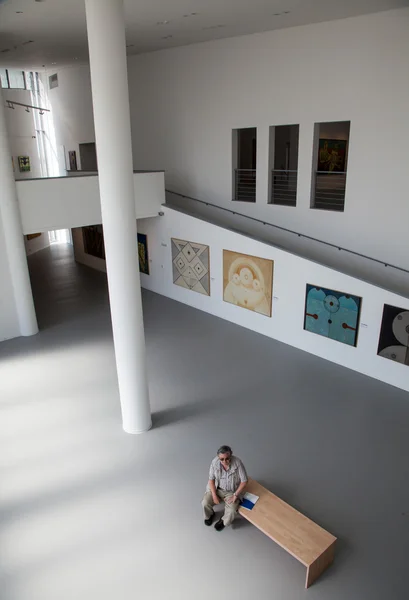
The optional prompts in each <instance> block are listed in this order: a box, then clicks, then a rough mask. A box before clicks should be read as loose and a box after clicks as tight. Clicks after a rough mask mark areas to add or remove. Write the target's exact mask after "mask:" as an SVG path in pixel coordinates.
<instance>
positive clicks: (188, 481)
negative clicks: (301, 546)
mask: <svg viewBox="0 0 409 600" xmlns="http://www.w3.org/2000/svg"><path fill="white" fill-rule="evenodd" d="M30 269H31V273H32V279H33V288H34V293H35V299H36V305H37V310H38V316H39V322H40V326H41V333H40V334H39V335H38V336H36V337H34V338H29V339H22V338H20V339H17V340H11V341H9V342H5V343H3V344H1V345H0V388H1V394H0V397H1V400H0V409H1V421H0V434H1V452H0V463H1V468H2V475H1V489H0V500H1V515H0V516H1V526H2V530H1V540H0V559H1V573H0V575H1V579H0V590H1V592H0V596H1V600H83V599H84V600H94V599H95V600H113V599H114V598H116V599H118V600H131V599H132V600H135V598H143V599H149V600H157V599H158V600H159V599H160V600H162V599H163V600H168V599H169V600H173V599H175V600H176V599H178V600H191V599H194V600H204V599H206V600H207V599H208V598H211V597H218V598H219V597H225V598H235V599H239V600H246V599H249V598H257V600H263V599H269V600H272V599H274V600H299V599H301V598H307V597H308V599H309V600H346V599H348V600H366V599H371V600H378V599H379V600H385V599H393V600H404V599H407V598H408V596H409V591H408V590H409V575H408V567H407V559H408V555H409V468H408V461H409V395H408V394H406V393H404V392H402V391H400V390H398V389H395V388H392V387H389V386H387V385H385V384H382V383H379V382H377V381H375V380H372V379H369V378H366V377H364V376H362V375H359V374H357V373H354V372H351V371H348V370H346V369H344V368H341V367H337V366H336V365H333V364H332V363H329V362H328V363H327V362H326V361H323V360H320V359H318V358H315V357H313V356H310V355H308V354H306V353H303V352H301V351H298V350H295V349H293V348H291V347H289V346H285V345H282V344H279V343H276V342H274V341H272V340H270V339H268V338H264V337H263V336H260V335H257V334H255V333H252V332H250V331H248V330H246V329H242V328H240V327H237V326H235V325H232V324H230V323H227V322H224V321H222V320H219V319H217V318H215V317H212V316H210V315H207V314H204V313H201V312H198V311H196V310H194V309H191V308H189V307H187V306H184V305H182V304H178V303H176V302H173V301H171V300H169V299H167V298H163V297H160V296H157V295H154V294H152V293H144V310H145V320H146V335H147V351H148V362H149V375H150V382H151V400H152V410H153V413H154V423H155V426H154V428H153V430H152V431H151V432H149V433H147V434H144V435H142V436H129V435H126V434H124V433H123V432H122V430H121V425H120V413H119V401H118V394H117V390H116V382H115V370H114V361H113V348H112V339H111V329H110V321H109V312H108V301H107V291H106V281H105V276H104V275H103V274H101V273H97V272H95V271H91V270H89V269H87V268H86V267H82V266H79V265H76V264H75V263H74V262H73V259H72V256H71V253H70V249H69V247H65V246H60V247H54V248H53V249H48V250H45V251H42V252H41V253H38V254H37V255H34V256H32V257H31V258H30ZM408 375H409V374H408ZM221 443H229V444H231V445H232V446H233V447H234V449H235V451H236V453H237V454H238V455H239V456H240V457H241V458H242V459H243V460H244V462H245V464H246V465H247V468H248V471H249V473H250V474H251V475H252V476H253V477H255V478H257V479H259V480H260V481H261V482H263V483H264V484H265V485H267V486H268V487H270V488H271V489H272V490H273V491H274V492H276V493H277V494H278V495H280V496H281V497H282V498H283V499H285V500H287V501H288V502H290V503H291V504H293V505H294V506H296V507H298V508H299V509H300V510H301V511H302V512H304V513H305V514H307V515H308V516H310V517H311V518H312V519H314V520H316V521H317V522H318V523H319V524H321V525H322V526H323V527H325V528H327V529H328V530H329V531H331V532H332V533H333V534H335V535H336V536H338V537H339V544H338V552H337V556H336V561H335V564H334V565H333V567H331V568H330V569H329V570H328V571H327V572H326V574H324V575H323V576H322V577H321V579H320V580H319V581H318V582H317V583H316V584H315V585H314V586H313V587H311V588H310V589H309V590H308V591H305V590H304V577H305V570H304V567H302V565H300V564H299V563H297V561H296V560H294V559H293V558H292V557H291V556H289V555H288V554H287V553H286V552H284V551H283V550H281V549H280V548H279V547H278V546H276V545H275V544H274V543H273V542H271V541H270V540H269V539H267V538H266V536H264V535H263V534H262V533H260V532H259V531H257V530H256V529H255V528H254V527H253V526H251V525H250V524H248V523H247V522H246V521H244V520H242V519H240V520H239V521H238V522H237V525H236V526H235V527H234V528H231V529H229V530H225V531H223V532H222V533H217V532H215V531H214V529H213V528H210V529H209V528H206V527H204V525H203V522H202V515H201V509H200V500H201V497H202V494H203V491H204V486H205V483H206V479H207V470H208V465H209V462H210V460H211V458H212V457H213V455H214V453H215V450H216V449H217V447H218V445H219V444H221Z"/></svg>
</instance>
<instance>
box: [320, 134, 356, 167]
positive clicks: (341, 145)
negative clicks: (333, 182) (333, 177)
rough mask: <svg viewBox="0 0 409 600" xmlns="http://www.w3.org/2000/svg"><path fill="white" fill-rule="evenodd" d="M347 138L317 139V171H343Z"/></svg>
mask: <svg viewBox="0 0 409 600" xmlns="http://www.w3.org/2000/svg"><path fill="white" fill-rule="evenodd" d="M347 144H348V142H347V140H327V139H325V138H323V139H320V140H319V146H318V165H317V171H324V172H325V171H326V172H328V173H334V172H335V173H340V172H341V173H343V172H344V171H345V162H346V152H347Z"/></svg>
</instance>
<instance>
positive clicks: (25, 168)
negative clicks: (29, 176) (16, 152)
mask: <svg viewBox="0 0 409 600" xmlns="http://www.w3.org/2000/svg"><path fill="white" fill-rule="evenodd" d="M18 168H19V171H20V173H28V172H30V171H31V164H30V157H29V156H19V157H18Z"/></svg>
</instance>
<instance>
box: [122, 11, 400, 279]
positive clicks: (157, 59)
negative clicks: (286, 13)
mask: <svg viewBox="0 0 409 600" xmlns="http://www.w3.org/2000/svg"><path fill="white" fill-rule="evenodd" d="M408 31H409V9H401V10H394V11H389V12H383V13H378V14H372V15H368V16H361V17H356V18H351V19H344V20H340V21H333V22H329V23H320V24H315V25H308V26H304V27H295V28H291V29H282V30H278V31H273V32H267V33H262V34H257V35H251V36H244V37H240V38H231V39H226V40H220V41H214V42H209V43H204V44H198V45H194V46H187V47H182V48H175V49H171V50H166V51H161V52H156V53H151V54H146V55H142V56H136V57H131V58H130V59H129V83H130V97H131V107H132V130H133V151H134V163H135V166H136V167H137V168H147V169H152V168H161V169H162V168H163V169H165V170H166V180H167V187H168V188H170V189H174V190H175V191H179V192H182V193H186V194H188V195H191V196H194V197H196V198H200V199H203V200H208V201H210V202H215V203H219V204H220V205H222V206H225V207H228V208H233V209H236V210H238V211H240V212H243V213H245V214H249V215H252V216H255V217H257V218H260V219H262V220H266V221H269V222H272V223H276V224H278V225H282V226H284V227H288V228H290V229H295V230H298V231H301V232H303V233H306V234H309V235H311V236H314V237H316V238H319V239H322V240H326V241H328V242H332V243H334V244H338V245H340V246H344V247H346V248H350V249H352V250H356V251H358V252H361V253H363V254H366V255H369V256H372V257H374V258H379V259H380V260H384V261H387V262H390V263H393V264H396V265H398V266H401V267H406V268H409V236H408V223H409V202H408V199H407V198H408V186H407V176H406V171H407V167H406V163H407V158H406V156H407V148H406V146H407V139H409V119H408V106H409V78H408V77H407V76H406V75H404V74H405V73H407V57H408V56H409V35H408ZM325 121H351V130H350V147H349V159H348V180H347V197H346V208H345V212H344V213H335V212H328V211H322V210H314V209H310V189H311V172H312V152H313V131H314V123H316V122H325ZM296 123H299V124H300V143H299V163H298V169H299V174H298V182H299V188H298V192H299V193H298V205H297V208H291V207H284V206H276V205H268V204H267V195H268V138H269V126H271V125H284V124H296ZM254 126H256V127H257V128H258V130H257V140H258V179H257V192H258V196H257V205H251V204H248V203H237V202H234V203H233V202H232V201H231V198H232V190H231V186H232V173H231V170H232V150H231V143H232V141H231V140H232V129H235V128H241V127H254ZM306 247H307V246H306ZM323 256H324V257H325V251H324V252H323ZM347 262H348V259H347V258H346V264H347Z"/></svg>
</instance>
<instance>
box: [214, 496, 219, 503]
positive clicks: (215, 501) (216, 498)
mask: <svg viewBox="0 0 409 600" xmlns="http://www.w3.org/2000/svg"><path fill="white" fill-rule="evenodd" d="M213 502H214V503H215V504H220V500H219V496H213Z"/></svg>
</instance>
